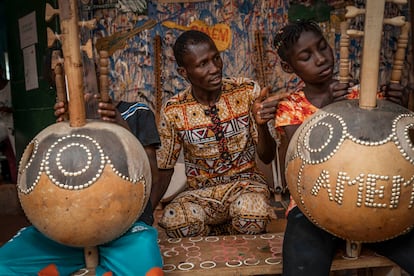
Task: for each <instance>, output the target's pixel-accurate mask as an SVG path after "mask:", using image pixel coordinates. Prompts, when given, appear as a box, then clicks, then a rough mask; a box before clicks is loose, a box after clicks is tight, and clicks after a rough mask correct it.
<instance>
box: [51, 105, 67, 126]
mask: <svg viewBox="0 0 414 276" xmlns="http://www.w3.org/2000/svg"><path fill="white" fill-rule="evenodd" d="M53 110H55V113H54V115H55V117H56V122H63V121H64V120H65V117H64V114H65V112H66V106H65V103H64V102H57V103H55V105H54V106H53Z"/></svg>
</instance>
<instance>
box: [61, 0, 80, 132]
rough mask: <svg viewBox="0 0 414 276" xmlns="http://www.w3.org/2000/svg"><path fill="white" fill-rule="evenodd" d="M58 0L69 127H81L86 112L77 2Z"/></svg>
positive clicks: (74, 0)
mask: <svg viewBox="0 0 414 276" xmlns="http://www.w3.org/2000/svg"><path fill="white" fill-rule="evenodd" d="M58 2H59V17H60V28H61V32H62V34H61V35H62V50H63V57H64V67H65V74H66V84H67V89H68V103H69V104H68V106H69V108H68V109H69V124H70V126H71V127H81V126H84V125H85V124H86V113H85V100H84V86H83V66H82V57H81V53H80V38H79V29H78V28H79V25H78V22H79V19H78V4H77V1H76V0H72V1H70V0H59V1H58Z"/></svg>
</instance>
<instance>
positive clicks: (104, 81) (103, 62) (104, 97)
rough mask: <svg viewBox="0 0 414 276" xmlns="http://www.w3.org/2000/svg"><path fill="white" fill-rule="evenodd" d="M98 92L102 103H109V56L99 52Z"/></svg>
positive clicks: (105, 52) (104, 52) (106, 53)
mask: <svg viewBox="0 0 414 276" xmlns="http://www.w3.org/2000/svg"><path fill="white" fill-rule="evenodd" d="M99 65H100V69H99V90H100V94H101V101H102V102H105V103H107V102H109V100H110V99H109V77H108V76H109V54H108V52H107V51H99Z"/></svg>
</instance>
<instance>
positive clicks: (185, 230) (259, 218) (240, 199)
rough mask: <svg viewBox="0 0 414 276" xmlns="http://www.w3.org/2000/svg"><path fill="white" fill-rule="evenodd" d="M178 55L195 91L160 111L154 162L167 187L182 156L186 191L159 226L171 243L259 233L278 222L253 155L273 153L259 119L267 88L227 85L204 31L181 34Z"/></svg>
mask: <svg viewBox="0 0 414 276" xmlns="http://www.w3.org/2000/svg"><path fill="white" fill-rule="evenodd" d="M173 49H174V55H175V59H176V62H177V65H178V73H179V74H180V75H181V76H182V77H184V78H185V79H186V80H187V81H188V82H189V83H190V84H191V85H190V86H189V87H187V88H186V89H185V90H184V91H182V92H180V93H178V94H177V95H175V96H173V97H172V98H171V99H169V100H168V101H167V103H166V104H165V105H164V106H163V109H162V111H161V114H160V123H159V126H158V128H159V134H160V138H161V147H160V148H159V149H158V150H157V161H158V167H159V169H160V173H161V174H162V175H163V177H160V178H162V179H164V181H170V179H171V175H172V173H173V168H174V165H175V163H176V161H177V158H178V156H179V154H180V151H181V150H183V153H184V161H185V172H186V176H187V189H186V191H184V192H182V193H181V194H179V195H178V196H177V197H176V198H175V199H173V200H172V202H171V203H169V204H168V205H167V206H166V207H165V209H164V213H163V216H162V218H161V220H160V226H161V227H163V228H164V229H165V230H166V233H167V235H168V236H170V237H184V236H196V235H208V234H221V233H244V234H257V233H261V232H263V231H265V229H266V225H267V223H268V221H269V218H270V216H274V214H273V212H272V211H271V209H270V206H269V203H268V200H269V196H270V193H269V189H268V186H267V185H266V182H265V179H264V177H263V174H262V173H261V172H260V171H259V169H258V168H257V165H256V161H255V158H256V153H257V155H258V156H259V157H260V158H261V159H262V160H263V162H264V163H270V162H271V161H272V160H273V158H274V154H275V147H276V145H275V141H274V139H273V137H272V136H271V134H270V132H269V129H268V126H267V121H268V119H263V114H260V102H261V100H262V99H264V98H265V97H266V95H267V94H268V88H264V89H263V90H260V87H259V85H258V84H257V83H256V82H254V81H252V80H249V79H246V78H224V79H223V78H222V68H223V61H222V59H221V57H220V53H219V51H218V50H217V47H216V45H215V44H214V42H213V40H212V39H211V38H210V37H209V36H208V35H206V34H205V33H203V32H200V31H194V30H190V31H186V32H184V33H183V34H181V35H180V37H178V39H177V41H176V42H175V45H174V48H173ZM274 112H275V110H273V113H274ZM269 118H270V117H269Z"/></svg>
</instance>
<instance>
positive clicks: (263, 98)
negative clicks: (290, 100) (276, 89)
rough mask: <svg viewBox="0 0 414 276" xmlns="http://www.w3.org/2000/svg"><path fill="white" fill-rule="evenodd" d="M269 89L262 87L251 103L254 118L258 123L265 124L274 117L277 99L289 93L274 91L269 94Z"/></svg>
mask: <svg viewBox="0 0 414 276" xmlns="http://www.w3.org/2000/svg"><path fill="white" fill-rule="evenodd" d="M269 90H270V89H269V87H265V88H263V89H262V91H260V95H259V97H257V99H256V100H255V101H254V104H253V114H254V119H255V120H256V123H257V124H258V125H263V124H266V123H267V122H268V121H269V120H271V119H274V118H275V113H276V109H277V105H278V103H279V101H280V100H281V99H282V98H285V97H286V96H288V95H289V93H275V94H274V95H272V96H269Z"/></svg>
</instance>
